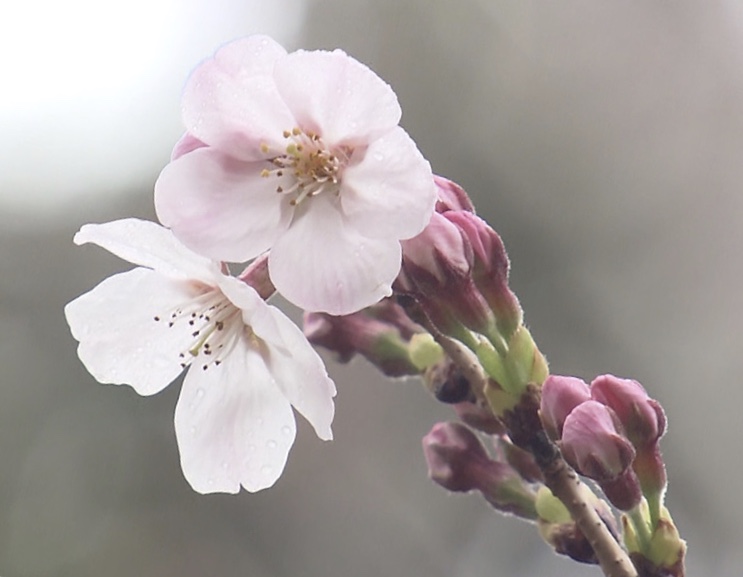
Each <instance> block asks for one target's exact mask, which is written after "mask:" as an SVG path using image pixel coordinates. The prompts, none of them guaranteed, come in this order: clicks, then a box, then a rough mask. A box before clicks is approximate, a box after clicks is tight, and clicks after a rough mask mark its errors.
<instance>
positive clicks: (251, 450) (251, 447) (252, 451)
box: [248, 445, 258, 453]
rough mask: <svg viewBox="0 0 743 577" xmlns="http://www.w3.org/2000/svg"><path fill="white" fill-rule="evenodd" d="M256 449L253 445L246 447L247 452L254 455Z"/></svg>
mask: <svg viewBox="0 0 743 577" xmlns="http://www.w3.org/2000/svg"><path fill="white" fill-rule="evenodd" d="M257 448H258V447H256V446H255V445H248V451H250V452H251V453H255V450H256V449H257Z"/></svg>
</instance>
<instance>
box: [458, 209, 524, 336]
mask: <svg viewBox="0 0 743 577" xmlns="http://www.w3.org/2000/svg"><path fill="white" fill-rule="evenodd" d="M444 217H445V218H447V219H448V220H449V221H451V222H452V223H454V224H455V225H457V227H459V229H460V230H461V231H462V234H463V235H464V237H465V238H466V239H467V240H468V241H469V243H470V244H471V245H472V250H473V254H474V263H473V267H472V278H473V280H474V282H475V285H476V286H477V288H478V290H479V291H480V293H482V295H483V297H484V298H485V300H486V302H487V303H488V306H490V309H491V310H492V312H493V314H494V315H495V317H496V322H497V325H498V332H500V334H501V335H502V336H503V338H504V339H506V340H508V338H509V337H510V336H511V335H512V334H513V333H514V332H516V330H517V329H518V328H519V326H521V323H522V321H523V313H522V310H521V305H520V304H519V301H518V299H517V298H516V295H515V294H514V293H513V292H512V291H511V289H510V288H509V287H508V270H509V267H510V263H509V261H508V255H507V254H506V248H505V246H504V245H503V241H502V240H501V238H500V236H499V235H498V233H497V232H495V230H493V228H492V227H491V226H490V225H489V224H488V223H487V222H485V221H484V220H482V219H481V218H479V217H478V216H476V215H475V214H474V213H471V212H464V211H458V212H457V211H452V212H447V213H446V214H444Z"/></svg>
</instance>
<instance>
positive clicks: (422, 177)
mask: <svg viewBox="0 0 743 577" xmlns="http://www.w3.org/2000/svg"><path fill="white" fill-rule="evenodd" d="M436 198H437V196H436V186H435V185H434V181H433V179H432V177H431V168H430V166H429V164H428V162H427V161H426V160H425V159H424V158H423V156H422V155H421V153H420V152H419V151H418V148H417V147H416V146H415V143H414V142H413V141H412V140H411V138H410V137H409V136H408V134H407V133H406V132H405V131H404V130H403V129H402V128H400V127H396V128H394V129H393V130H391V131H390V132H388V133H387V134H385V135H384V136H382V137H380V138H378V139H377V140H375V141H374V142H372V143H371V144H370V145H369V148H368V149H367V150H366V152H365V154H364V157H363V160H361V161H360V162H357V163H354V162H353V158H352V162H351V164H350V165H349V166H348V167H347V168H346V170H345V171H344V173H343V186H342V189H341V195H340V200H341V205H342V207H343V214H344V215H345V217H346V220H347V222H348V223H349V226H352V227H354V228H356V230H358V231H359V232H360V233H361V234H363V235H365V236H370V237H374V238H389V237H394V238H397V239H406V238H411V237H413V236H415V235H416V234H418V233H419V232H420V231H422V230H423V228H424V227H425V226H426V224H427V223H428V221H429V220H430V219H431V215H432V214H433V207H434V204H435V202H436Z"/></svg>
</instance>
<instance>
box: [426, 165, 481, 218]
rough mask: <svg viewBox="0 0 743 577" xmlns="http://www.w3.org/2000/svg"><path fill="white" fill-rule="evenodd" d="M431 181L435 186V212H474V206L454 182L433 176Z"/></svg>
mask: <svg viewBox="0 0 743 577" xmlns="http://www.w3.org/2000/svg"><path fill="white" fill-rule="evenodd" d="M433 181H434V183H435V184H436V193H437V195H438V199H437V201H436V212H447V211H450V210H464V211H466V212H475V206H474V205H473V204H472V201H471V200H470V197H469V196H468V195H467V193H466V192H465V191H464V189H463V188H462V187H461V186H459V185H458V184H457V183H456V182H453V181H451V180H449V179H448V178H444V177H443V176H438V175H436V174H434V176H433Z"/></svg>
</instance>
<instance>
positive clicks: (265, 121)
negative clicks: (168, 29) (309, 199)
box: [182, 36, 296, 160]
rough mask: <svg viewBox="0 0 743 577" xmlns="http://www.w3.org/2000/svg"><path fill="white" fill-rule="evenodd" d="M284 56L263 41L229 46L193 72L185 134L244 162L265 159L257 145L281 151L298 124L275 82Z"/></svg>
mask: <svg viewBox="0 0 743 577" xmlns="http://www.w3.org/2000/svg"><path fill="white" fill-rule="evenodd" d="M285 56H286V51H285V50H284V49H283V48H282V47H281V46H280V45H279V44H277V43H276V42H275V41H274V40H272V39H271V38H269V37H267V36H250V37H248V38H243V39H240V40H237V41H235V42H231V43H229V44H227V45H225V46H224V47H222V48H221V49H220V50H218V51H217V53H216V54H215V55H214V57H213V58H210V59H208V60H206V61H205V62H203V63H202V64H201V65H200V66H199V67H197V68H196V69H195V70H194V71H193V73H192V74H191V76H190V77H189V79H188V81H187V83H186V87H185V89H184V91H183V101H182V109H183V121H184V124H185V125H186V129H187V131H188V132H190V133H191V134H193V135H194V136H195V137H196V138H198V139H199V140H201V141H203V142H205V143H207V144H208V145H209V146H213V147H216V148H218V149H220V150H222V151H223V152H224V153H227V154H230V155H231V156H234V157H236V158H240V159H242V160H259V159H264V158H266V153H264V152H263V151H261V144H267V145H269V146H271V147H272V148H274V149H276V147H280V148H283V146H284V143H283V139H282V132H283V131H284V130H287V129H289V130H290V129H291V128H293V127H294V126H295V124H296V122H295V120H294V117H293V116H292V114H291V112H290V111H289V109H288V108H287V106H286V105H285V104H284V102H283V100H282V98H281V96H280V95H279V93H278V91H277V89H276V85H275V83H274V80H273V76H272V73H273V69H274V65H275V63H276V62H279V61H281V60H283V59H284V58H285Z"/></svg>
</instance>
